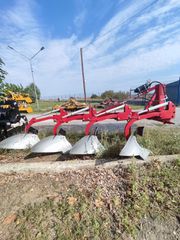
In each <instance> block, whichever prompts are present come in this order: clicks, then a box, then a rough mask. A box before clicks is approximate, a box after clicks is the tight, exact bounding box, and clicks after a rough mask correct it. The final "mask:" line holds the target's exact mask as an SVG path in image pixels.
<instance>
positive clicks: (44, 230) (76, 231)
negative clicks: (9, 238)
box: [16, 161, 180, 240]
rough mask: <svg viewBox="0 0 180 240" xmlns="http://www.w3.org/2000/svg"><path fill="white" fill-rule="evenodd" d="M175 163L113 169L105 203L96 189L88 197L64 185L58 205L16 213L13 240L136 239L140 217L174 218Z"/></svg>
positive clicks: (177, 164)
mask: <svg viewBox="0 0 180 240" xmlns="http://www.w3.org/2000/svg"><path fill="white" fill-rule="evenodd" d="M179 170H180V161H176V162H174V163H172V164H171V165H161V164H160V163H159V162H153V163H152V164H148V165H145V166H142V167H140V168H139V167H137V166H136V165H135V163H132V164H131V165H130V166H129V167H128V168H127V169H119V168H116V169H114V174H115V175H116V176H117V177H119V183H117V184H119V185H117V186H116V189H119V190H116V191H117V192H116V194H115V195H114V196H111V195H110V196H109V197H108V198H106V197H105V196H106V194H104V191H106V190H105V189H104V188H102V186H98V187H96V188H95V189H94V190H93V191H91V192H90V191H88V194H87V191H86V190H85V189H84V190H85V191H84V190H82V188H81V189H79V188H78V187H77V186H75V185H70V186H69V188H68V189H67V191H65V192H62V193H60V194H59V201H58V202H57V201H54V200H53V199H46V200H45V201H43V202H42V203H38V204H34V205H27V206H26V207H25V209H24V210H22V211H20V212H19V213H18V217H17V220H16V221H18V222H19V224H18V225H17V226H16V228H17V231H18V236H16V239H19V240H24V239H47V240H48V239H72V240H73V239H103V240H108V239H121V236H122V233H126V235H131V236H133V237H135V236H136V234H137V232H138V226H139V224H140V222H141V221H142V219H143V218H144V217H145V216H149V214H150V215H151V216H154V217H156V216H158V217H162V218H168V217H169V216H170V215H172V214H175V215H176V214H178V211H179V208H178V191H179V185H178V183H179V180H180V177H179ZM118 186H119V187H118Z"/></svg>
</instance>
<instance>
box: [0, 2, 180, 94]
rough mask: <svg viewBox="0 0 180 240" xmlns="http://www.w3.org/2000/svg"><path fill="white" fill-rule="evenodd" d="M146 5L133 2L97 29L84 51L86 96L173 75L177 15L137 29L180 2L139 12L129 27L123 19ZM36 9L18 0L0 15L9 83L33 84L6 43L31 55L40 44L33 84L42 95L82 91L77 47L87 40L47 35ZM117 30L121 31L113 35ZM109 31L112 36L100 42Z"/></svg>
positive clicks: (178, 44)
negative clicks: (96, 34)
mask: <svg viewBox="0 0 180 240" xmlns="http://www.w3.org/2000/svg"><path fill="white" fill-rule="evenodd" d="M148 2H149V1H145V2H143V3H142V2H141V1H133V3H132V4H131V5H129V6H127V7H126V8H124V9H121V10H120V11H119V12H118V13H117V14H116V15H115V16H114V17H113V18H112V19H110V20H109V22H108V23H107V24H106V25H104V27H103V28H102V29H101V30H100V33H99V35H98V37H97V38H96V39H95V41H94V42H93V45H90V46H89V47H88V48H87V49H84V61H85V74H86V80H87V87H88V92H90V93H92V92H102V91H104V90H106V89H114V90H120V89H129V88H130V87H131V86H132V85H133V86H135V85H136V83H138V84H139V82H143V81H145V80H146V79H147V78H151V77H157V78H158V79H159V80H161V78H162V80H164V79H165V76H166V75H167V76H168V79H170V78H171V76H173V77H174V76H176V74H177V69H178V68H177V66H178V64H179V63H180V56H179V51H180V30H179V22H176V19H177V16H173V17H172V18H171V19H170V20H169V22H166V23H163V22H161V21H158V22H157V23H156V24H155V25H152V26H148V28H145V29H142V28H139V26H140V25H142V24H146V23H147V22H148V21H151V19H152V18H153V17H155V16H157V15H159V16H160V15H161V16H164V15H163V14H164V13H168V12H169V11H171V10H172V9H174V8H176V6H179V1H175V0H172V1H169V2H168V3H167V4H164V5H163V6H162V7H160V6H159V8H158V9H157V10H156V11H155V12H154V10H153V9H152V11H150V13H149V14H146V13H142V14H141V16H140V17H138V19H137V21H136V20H134V21H133V24H134V27H133V28H131V25H132V22H131V23H129V22H128V20H127V19H128V18H131V17H132V16H134V14H135V13H136V12H138V11H141V9H142V8H143V7H144V6H146V5H147V3H148ZM35 7H36V2H35V1H32V0H31V1H30V0H27V1H22V0H18V1H17V2H16V5H15V6H14V7H11V8H10V9H8V10H7V11H4V12H2V11H1V15H0V20H1V22H2V23H3V24H2V28H1V30H0V34H1V35H0V43H1V45H0V56H1V57H2V58H3V60H4V61H5V63H6V69H7V71H8V73H9V74H8V77H7V80H8V81H10V82H16V83H23V84H24V85H27V84H28V83H30V82H32V79H31V75H30V68H29V63H28V61H25V59H23V58H22V57H21V56H20V55H18V54H16V53H15V52H13V51H11V50H9V49H8V48H7V45H11V46H12V47H14V48H15V49H16V50H18V51H19V52H22V53H23V54H25V55H26V56H29V57H30V56H32V55H33V54H34V53H35V52H36V51H38V50H39V49H40V47H41V46H45V50H44V51H42V52H40V53H39V54H38V55H37V56H36V58H35V59H34V60H33V68H34V73H35V74H34V75H35V80H36V82H37V84H38V86H39V87H40V89H41V91H42V95H44V96H53V95H54V96H57V95H73V94H74V93H82V81H81V70H80V57H79V48H80V47H82V46H86V45H87V44H88V43H89V42H90V40H91V38H89V39H85V40H83V41H80V40H78V38H77V36H76V35H72V36H71V37H70V38H68V39H67V38H64V39H62V38H56V39H53V38H50V37H47V34H46V33H44V32H42V28H41V26H40V25H39V23H38V21H37V19H36V18H35V16H34V14H33V12H34V11H33V9H34V8H35ZM86 14H87V12H86V11H85V12H82V14H80V15H77V17H76V18H75V24H76V26H77V27H78V28H79V29H81V26H82V24H83V23H84V19H85V15H86ZM124 22H126V23H124ZM140 22H141V24H139V23H140ZM116 26H119V27H118V28H116V29H115V30H114V31H111V29H112V28H114V27H116ZM125 27H126V28H125ZM124 28H125V29H127V31H126V30H124ZM136 29H138V31H136ZM108 31H111V32H109V34H107V35H105V36H104V37H102V38H99V36H102V35H103V34H106V33H107V32H108ZM128 31H130V32H128ZM133 31H134V32H133ZM135 33H136V34H135ZM133 36H134V37H133ZM129 39H130V41H129ZM166 73H167V74H166ZM174 80H176V79H174Z"/></svg>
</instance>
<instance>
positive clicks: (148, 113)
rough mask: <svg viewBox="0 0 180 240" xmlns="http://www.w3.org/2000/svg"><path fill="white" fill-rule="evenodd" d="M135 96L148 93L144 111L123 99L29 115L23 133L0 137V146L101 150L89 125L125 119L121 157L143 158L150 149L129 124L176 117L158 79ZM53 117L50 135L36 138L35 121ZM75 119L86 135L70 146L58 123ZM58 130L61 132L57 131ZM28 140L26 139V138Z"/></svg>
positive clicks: (83, 151) (87, 152)
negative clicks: (99, 107)
mask: <svg viewBox="0 0 180 240" xmlns="http://www.w3.org/2000/svg"><path fill="white" fill-rule="evenodd" d="M134 92H135V93H136V94H137V95H138V96H143V95H149V96H150V99H149V100H148V102H147V104H146V106H145V108H144V110H141V111H134V110H133V109H132V108H131V107H130V106H129V105H128V104H127V103H126V102H121V103H118V104H116V105H114V106H111V107H109V108H107V109H104V110H102V111H98V112H97V111H96V109H95V108H94V107H92V106H89V107H86V108H83V109H81V110H78V111H75V112H72V113H69V112H67V111H65V110H64V109H63V108H60V109H58V110H54V111H51V112H48V113H45V114H43V115H40V116H38V117H36V118H32V119H31V120H30V121H29V123H28V124H27V125H26V128H25V133H24V134H19V135H14V136H12V137H10V138H7V139H5V140H3V141H2V142H1V143H0V148H3V149H26V148H31V147H32V148H31V151H32V152H33V153H55V152H61V153H69V154H72V155H91V154H96V153H98V152H99V151H102V150H103V149H104V147H103V146H102V144H101V143H100V142H99V140H98V138H97V136H96V135H95V134H94V135H92V134H90V130H91V127H92V126H93V125H94V124H95V123H97V122H102V121H105V120H108V119H114V120H116V121H118V122H120V121H126V122H127V123H126V125H125V128H124V136H125V138H126V139H127V143H126V145H125V146H124V148H123V149H122V151H121V152H120V156H133V155H134V156H140V157H142V158H143V159H146V158H147V156H148V155H149V152H150V151H149V150H147V149H145V148H142V147H141V146H139V144H138V143H137V140H136V137H135V136H133V135H131V127H132V125H133V124H134V123H135V122H137V121H139V120H143V119H149V120H155V121H159V122H162V123H164V124H165V123H167V124H172V119H173V118H174V117H175V110H176V109H175V105H174V104H173V103H172V102H171V101H168V100H167V96H166V90H165V85H164V84H162V83H160V82H151V83H146V84H144V85H142V86H140V87H138V88H136V89H135V90H134ZM47 120H53V121H54V122H55V125H54V128H53V135H52V136H49V137H46V138H44V139H43V140H41V141H40V140H39V139H38V140H37V135H36V134H35V133H34V128H33V127H32V126H33V125H34V124H35V123H40V122H44V121H47ZM74 120H81V121H84V122H87V124H86V127H85V136H84V137H83V138H82V139H80V140H79V141H78V142H77V143H76V144H75V145H74V146H72V145H71V144H70V143H69V141H68V140H67V139H66V137H65V136H64V134H63V131H62V129H60V127H61V125H62V124H64V123H69V122H72V121H74ZM59 129H60V131H59ZM34 135H35V136H36V142H32V137H33V136H34ZM28 140H29V141H28Z"/></svg>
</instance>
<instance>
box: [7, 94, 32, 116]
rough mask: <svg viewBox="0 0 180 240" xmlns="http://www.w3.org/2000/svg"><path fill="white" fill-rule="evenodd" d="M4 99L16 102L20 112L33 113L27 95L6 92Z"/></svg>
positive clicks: (30, 100) (30, 101)
mask: <svg viewBox="0 0 180 240" xmlns="http://www.w3.org/2000/svg"><path fill="white" fill-rule="evenodd" d="M6 99H8V100H14V101H16V102H17V104H18V108H19V111H20V112H27V113H32V112H33V109H32V107H31V106H29V104H31V103H32V99H31V98H30V96H29V94H26V93H14V92H12V91H8V92H7V94H6Z"/></svg>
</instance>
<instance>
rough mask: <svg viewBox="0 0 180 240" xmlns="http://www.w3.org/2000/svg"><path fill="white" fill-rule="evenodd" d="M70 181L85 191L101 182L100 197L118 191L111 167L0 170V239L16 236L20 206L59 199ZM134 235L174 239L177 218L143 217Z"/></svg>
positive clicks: (178, 236) (141, 239) (155, 239)
mask: <svg viewBox="0 0 180 240" xmlns="http://www.w3.org/2000/svg"><path fill="white" fill-rule="evenodd" d="M71 185H76V187H77V188H78V189H81V190H82V191H86V192H87V191H89V192H93V191H94V189H95V188H97V187H98V186H101V187H102V188H103V194H104V197H105V198H107V199H108V198H109V197H112V196H117V195H118V191H117V189H119V188H121V176H119V175H118V174H116V172H115V171H114V170H111V169H108V170H107V169H106V170H105V169H101V170H100V169H95V170H79V171H74V172H65V173H59V174H34V173H27V174H16V173H14V174H0V240H12V239H16V238H15V237H14V236H15V235H14V234H15V233H16V227H17V225H18V223H17V222H15V220H16V216H17V212H18V211H19V210H20V209H23V208H24V207H25V206H26V205H28V204H29V203H30V204H33V203H36V204H37V203H40V202H43V201H44V200H45V199H53V200H54V201H59V197H58V196H59V193H60V192H65V191H67V189H68V188H69V186H71ZM121 197H122V196H121ZM35 239H36V238H35ZM37 239H41V238H37ZM52 239H53V238H52ZM123 239H127V240H128V239H129V240H130V239H131V238H128V237H125V238H123ZM137 239H138V240H144V239H148V240H161V239H162V240H165V239H167V240H175V239H176V240H178V239H180V231H179V223H178V219H177V218H175V217H174V216H172V218H169V219H168V221H167V220H166V221H159V220H157V219H153V218H152V219H151V218H145V219H144V220H143V221H142V223H141V225H140V227H139V234H138V236H137Z"/></svg>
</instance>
